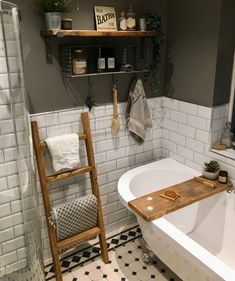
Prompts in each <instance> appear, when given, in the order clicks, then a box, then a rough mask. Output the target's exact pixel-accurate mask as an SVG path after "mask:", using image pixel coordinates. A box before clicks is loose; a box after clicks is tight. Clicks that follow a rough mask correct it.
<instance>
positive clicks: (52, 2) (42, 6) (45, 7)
mask: <svg viewBox="0 0 235 281" xmlns="http://www.w3.org/2000/svg"><path fill="white" fill-rule="evenodd" d="M71 4H72V0H39V1H38V9H39V11H40V12H41V13H47V12H59V13H66V12H69V11H70V10H71Z"/></svg>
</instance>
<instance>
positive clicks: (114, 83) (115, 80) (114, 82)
mask: <svg viewBox="0 0 235 281" xmlns="http://www.w3.org/2000/svg"><path fill="white" fill-rule="evenodd" d="M112 82H113V85H116V86H117V83H118V79H114V74H112Z"/></svg>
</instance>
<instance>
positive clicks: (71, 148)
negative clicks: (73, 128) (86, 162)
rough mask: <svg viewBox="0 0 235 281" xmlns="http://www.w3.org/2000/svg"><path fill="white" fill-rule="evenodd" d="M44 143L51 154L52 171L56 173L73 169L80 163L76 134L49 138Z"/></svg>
mask: <svg viewBox="0 0 235 281" xmlns="http://www.w3.org/2000/svg"><path fill="white" fill-rule="evenodd" d="M45 142H46V144H47V146H48V149H49V151H50V154H51V158H52V164H53V169H54V170H55V171H56V172H59V171H61V170H62V169H74V168H76V167H77V166H78V164H79V163H80V156H79V136H78V135H77V134H66V135H62V136H56V137H51V138H47V139H46V140H45Z"/></svg>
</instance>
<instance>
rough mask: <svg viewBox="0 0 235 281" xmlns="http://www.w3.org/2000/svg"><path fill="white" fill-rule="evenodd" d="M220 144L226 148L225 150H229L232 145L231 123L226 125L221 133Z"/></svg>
mask: <svg viewBox="0 0 235 281" xmlns="http://www.w3.org/2000/svg"><path fill="white" fill-rule="evenodd" d="M221 143H222V144H224V145H225V146H226V148H231V147H232V145H233V133H232V132H231V122H227V123H226V128H225V130H224V131H223V133H222V137H221Z"/></svg>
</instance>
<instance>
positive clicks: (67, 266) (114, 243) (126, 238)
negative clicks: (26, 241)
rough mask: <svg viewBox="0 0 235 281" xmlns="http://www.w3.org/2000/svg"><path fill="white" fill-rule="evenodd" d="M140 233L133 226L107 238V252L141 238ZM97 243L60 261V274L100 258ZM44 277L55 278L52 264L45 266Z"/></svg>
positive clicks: (47, 278) (137, 228) (138, 229)
mask: <svg viewBox="0 0 235 281" xmlns="http://www.w3.org/2000/svg"><path fill="white" fill-rule="evenodd" d="M141 236H142V235H141V231H140V228H139V227H138V226H134V227H132V228H130V229H127V230H125V231H123V232H121V233H119V234H116V235H113V236H111V237H109V238H107V246H108V251H111V250H113V249H115V248H118V247H119V246H122V245H124V244H126V243H127V242H130V241H132V240H135V239H136V238H139V237H141ZM96 245H99V242H97V243H95V244H94V245H91V246H88V247H87V248H85V249H83V250H81V251H79V252H77V253H74V254H71V255H69V256H67V257H65V258H62V259H61V270H62V273H66V272H70V271H71V270H72V269H74V268H75V267H77V266H81V265H83V264H84V263H85V262H88V261H90V260H92V259H94V258H96V257H98V256H100V247H97V246H96ZM45 275H46V280H51V279H52V278H54V277H55V274H54V266H53V264H50V265H47V266H46V267H45Z"/></svg>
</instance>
